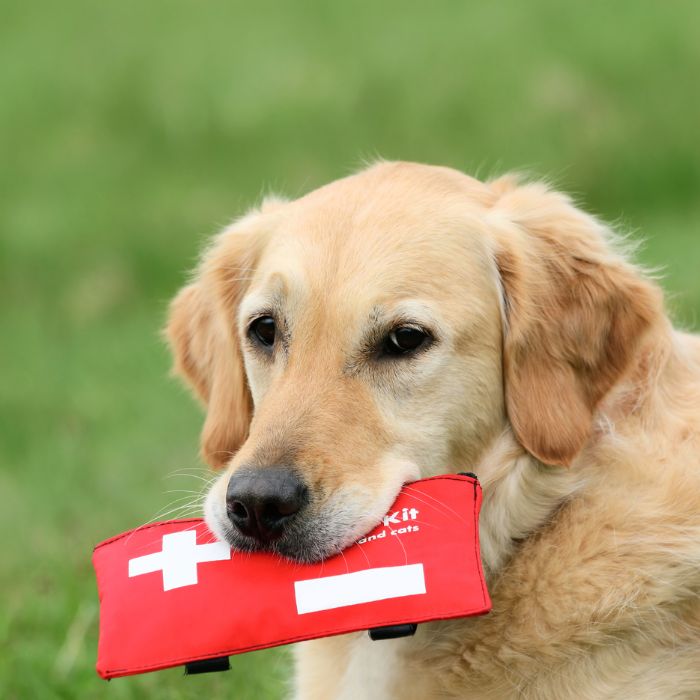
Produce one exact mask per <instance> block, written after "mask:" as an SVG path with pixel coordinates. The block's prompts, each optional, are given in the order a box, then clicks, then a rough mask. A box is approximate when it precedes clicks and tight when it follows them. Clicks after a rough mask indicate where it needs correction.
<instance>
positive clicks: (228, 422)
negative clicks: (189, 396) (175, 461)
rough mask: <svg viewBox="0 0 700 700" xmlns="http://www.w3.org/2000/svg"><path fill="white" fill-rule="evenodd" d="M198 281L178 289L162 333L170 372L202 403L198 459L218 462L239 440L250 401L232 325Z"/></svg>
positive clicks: (227, 457) (247, 419)
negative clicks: (203, 413) (171, 360)
mask: <svg viewBox="0 0 700 700" xmlns="http://www.w3.org/2000/svg"><path fill="white" fill-rule="evenodd" d="M209 291H210V290H207V289H206V287H205V286H204V284H203V282H202V281H198V282H194V283H192V284H189V285H187V286H186V287H184V288H183V289H182V290H180V292H179V293H178V295H177V296H176V297H175V299H174V300H173V302H172V303H171V305H170V315H169V320H168V324H167V327H166V336H167V338H168V340H169V343H170V347H171V349H172V352H173V357H174V363H173V370H174V372H175V374H178V375H179V376H181V377H182V378H183V379H184V380H185V381H186V383H188V384H189V385H190V387H191V388H192V389H193V391H194V393H195V394H196V395H197V397H198V398H199V399H200V400H201V402H202V403H203V404H204V405H205V407H206V410H207V417H206V420H205V422H204V427H203V429H202V437H201V450H202V456H203V458H204V459H205V460H206V461H207V462H208V463H209V464H210V465H211V466H213V467H222V466H224V465H225V464H226V463H227V462H228V461H229V460H230V458H231V457H232V456H233V454H234V453H235V452H236V451H237V450H238V448H239V447H240V446H241V445H242V444H243V442H244V441H245V439H246V437H247V435H248V428H249V425H250V420H251V414H252V399H251V396H250V391H249V389H248V385H247V381H246V376H245V371H244V367H243V360H242V357H241V353H240V348H239V344H238V338H237V333H236V332H235V329H234V328H233V327H232V328H226V327H225V324H224V323H223V322H222V320H221V319H220V318H219V315H218V313H217V308H216V306H215V304H214V303H213V300H212V299H210V298H208V297H209V296H210V295H209V294H208V292H209Z"/></svg>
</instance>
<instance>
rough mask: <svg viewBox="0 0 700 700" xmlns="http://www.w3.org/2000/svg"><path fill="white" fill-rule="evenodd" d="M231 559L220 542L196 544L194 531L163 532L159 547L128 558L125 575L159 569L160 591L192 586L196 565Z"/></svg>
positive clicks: (229, 552)
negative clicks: (161, 584) (145, 553)
mask: <svg viewBox="0 0 700 700" xmlns="http://www.w3.org/2000/svg"><path fill="white" fill-rule="evenodd" d="M230 558H231V548H230V547H229V546H228V545H227V544H225V543H224V542H211V543H210V544H197V533H196V532H195V531H194V530H184V531H183V532H173V533H171V534H169V535H163V549H162V551H160V552H155V553H154V554H147V555H146V556H144V557H136V558H135V559H129V578H131V577H132V576H141V574H152V573H154V572H155V571H162V572H163V590H164V591H170V590H172V589H173V588H182V586H192V585H194V584H196V583H197V564H201V563H203V562H207V561H225V560H227V559H230Z"/></svg>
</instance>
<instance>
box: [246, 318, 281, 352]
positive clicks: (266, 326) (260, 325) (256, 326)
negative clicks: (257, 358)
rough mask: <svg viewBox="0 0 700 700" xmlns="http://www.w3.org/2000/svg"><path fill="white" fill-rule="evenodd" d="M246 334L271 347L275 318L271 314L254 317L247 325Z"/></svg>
mask: <svg viewBox="0 0 700 700" xmlns="http://www.w3.org/2000/svg"><path fill="white" fill-rule="evenodd" d="M248 335H250V336H252V337H253V338H254V339H255V340H257V341H258V342H260V343H261V344H262V345H264V346H265V347H268V348H269V347H272V345H273V344H274V342H275V319H274V318H272V316H261V317H260V318H256V319H255V320H254V321H253V322H252V323H251V324H250V326H249V327H248Z"/></svg>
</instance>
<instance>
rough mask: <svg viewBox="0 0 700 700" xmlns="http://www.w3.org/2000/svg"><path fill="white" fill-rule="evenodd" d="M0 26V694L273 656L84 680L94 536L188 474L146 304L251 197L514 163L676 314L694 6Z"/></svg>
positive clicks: (324, 10) (197, 14)
mask: <svg viewBox="0 0 700 700" xmlns="http://www.w3.org/2000/svg"><path fill="white" fill-rule="evenodd" d="M3 10H4V11H3V21H2V23H1V24H0V95H1V96H2V97H1V98H0V154H1V156H0V157H1V162H2V167H1V168H0V330H1V336H0V493H1V494H2V504H3V508H2V511H1V512H0V525H1V526H2V530H1V532H2V534H3V547H2V566H0V598H1V600H2V604H1V605H0V648H2V650H3V652H2V653H1V654H0V697H2V698H7V699H14V698H40V699H43V698H102V697H107V698H110V697H112V698H142V697H143V698H145V697H148V698H190V697H192V698H194V697H199V696H202V695H206V696H208V697H223V696H228V695H235V697H237V698H238V699H239V700H245V699H246V698H279V697H281V696H282V694H283V689H284V684H283V679H284V678H285V677H286V676H287V673H288V671H287V668H288V656H287V653H286V652H285V651H271V652H264V653H258V654H252V655H246V656H243V657H239V658H236V659H233V671H232V672H231V673H228V674H219V675H214V676H210V677H206V676H204V677H196V678H187V679H183V678H182V677H181V672H180V671H177V670H174V671H169V672H163V673H159V674H152V675H147V676H143V677H136V678H130V679H121V680H116V681H113V682H112V683H110V684H106V683H104V682H103V681H101V680H99V679H98V678H97V676H96V675H95V672H94V668H93V667H94V660H95V649H96V640H97V617H96V614H97V607H96V605H97V601H96V591H95V586H94V582H93V574H92V570H91V564H90V553H91V548H92V546H93V545H94V544H95V543H96V542H97V541H99V540H101V539H103V538H105V537H107V536H110V535H112V534H115V533H117V532H119V531H121V530H124V529H127V528H129V527H133V526H134V525H136V524H139V523H141V522H144V521H145V520H148V519H149V518H151V517H154V516H155V515H156V514H157V513H158V512H159V511H160V510H161V509H167V507H168V505H169V504H171V503H172V502H173V501H174V499H175V498H178V497H179V496H180V495H181V494H179V493H175V494H174V493H169V491H172V490H180V489H184V490H195V491H196V490H197V489H198V486H199V484H200V483H201V482H199V481H198V480H197V479H195V478H193V477H192V476H188V475H184V474H174V472H177V471H179V470H183V469H185V470H191V469H193V468H195V469H197V468H198V464H199V463H198V460H197V446H196V443H197V432H198V427H199V424H200V422H201V417H200V414H199V411H198V409H197V407H196V406H195V405H194V403H193V402H192V401H191V400H190V399H189V398H188V397H187V396H186V394H185V392H184V390H182V389H181V388H180V387H179V386H177V385H176V384H175V383H174V382H172V381H171V380H170V379H168V377H167V371H168V357H167V354H166V352H165V349H164V348H163V346H162V344H161V342H160V340H159V337H158V329H159V327H160V325H161V324H162V321H163V316H164V309H165V305H166V303H167V300H168V299H169V298H170V297H171V296H172V294H173V293H174V291H175V290H176V289H177V287H178V285H180V284H181V282H182V281H183V276H184V271H185V270H186V269H187V268H189V267H190V266H191V264H192V262H193V260H194V258H195V255H196V252H197V250H198V249H199V247H200V244H201V242H202V240H203V239H204V237H205V236H206V235H208V234H209V233H211V232H212V231H214V230H216V228H217V227H219V226H220V225H221V224H222V223H224V222H226V221H227V220H229V219H230V218H232V216H234V215H235V214H237V213H240V212H241V211H242V210H243V209H244V208H245V207H246V206H248V205H249V204H251V203H252V202H254V201H255V200H256V199H257V198H258V197H259V195H260V194H261V193H262V192H265V191H268V190H280V191H283V192H284V193H286V194H289V195H296V194H299V193H302V192H304V191H306V190H308V189H310V188H312V187H315V186H317V185H319V184H321V183H323V182H325V181H327V180H329V179H332V178H335V177H338V176H340V175H343V174H345V173H347V172H349V171H350V170H352V169H353V168H355V167H357V166H358V165H359V164H360V163H361V162H362V161H363V159H369V158H372V157H374V156H376V155H382V156H384V157H386V158H403V159H410V160H421V161H427V162H434V163H444V164H448V165H453V166H456V167H459V168H462V169H465V170H468V171H470V172H479V173H481V174H482V175H484V174H490V173H497V172H501V171H503V170H507V169H512V168H515V169H527V170H530V171H532V172H533V173H535V174H540V175H545V176H547V177H550V178H553V179H554V181H555V182H556V183H557V184H558V185H559V186H561V187H563V188H565V189H567V190H569V191H572V192H574V193H575V194H576V195H577V197H578V198H579V200H580V201H581V202H582V203H583V204H584V205H585V206H586V207H587V208H589V209H590V210H592V211H595V212H597V213H599V214H600V215H602V216H603V217H605V218H607V219H609V220H614V221H619V222H621V223H622V225H623V227H624V228H626V229H629V230H632V231H633V232H635V233H634V235H635V236H643V237H644V238H645V239H646V241H647V243H646V246H645V248H644V249H643V252H642V254H641V257H642V260H643V261H644V262H645V263H648V264H651V265H661V266H664V267H665V282H664V284H665V286H666V288H667V289H668V291H669V292H670V294H671V307H672V309H673V312H674V314H675V315H676V317H677V318H678V320H679V322H680V323H682V324H683V325H685V326H686V327H691V328H692V327H697V325H698V322H697V313H698V310H700V274H699V270H700V226H699V224H700V197H698V192H699V191H700V139H698V138H697V125H698V124H699V123H700V92H699V91H698V90H697V75H698V73H700V43H699V42H698V41H697V34H696V28H697V26H698V24H699V23H700V5H698V4H697V3H695V2H692V0H688V1H686V2H684V1H682V0H679V2H675V3H673V4H670V5H669V4H663V5H661V4H653V3H648V2H644V1H642V2H639V1H638V0H635V1H634V2H631V1H621V2H617V3H603V2H593V3H585V4H580V3H579V4H578V5H571V4H569V5H562V4H560V3H556V2H549V1H547V0H537V1H536V2H535V1H534V0H533V1H532V2H528V3H520V2H515V1H512V2H501V3H481V4H471V3H470V4H467V3H461V4H460V3H455V2H448V1H447V0H438V1H437V2H435V3H432V4H431V5H430V8H429V9H428V6H427V5H426V6H425V7H424V8H419V7H418V6H411V5H410V4H406V3H402V2H398V0H387V1H385V2H383V3H367V2H360V3H320V2H317V3H312V2H307V1H304V2H298V3H294V4H292V3H289V4H283V3H278V4H275V5H273V4H270V3H267V2H263V3H256V4H254V5H253V4H250V3H248V4H244V3H231V2H212V3H206V4H203V3H199V4H193V3H188V2H183V1H181V0H171V1H170V2H163V1H162V0H153V1H152V2H149V3H143V2H135V1H134V0H125V1H124V2H121V3H92V2H87V1H86V0H84V1H83V0H66V2H63V3H46V2H44V3H24V2H19V0H8V2H6V3H5V5H4V8H3Z"/></svg>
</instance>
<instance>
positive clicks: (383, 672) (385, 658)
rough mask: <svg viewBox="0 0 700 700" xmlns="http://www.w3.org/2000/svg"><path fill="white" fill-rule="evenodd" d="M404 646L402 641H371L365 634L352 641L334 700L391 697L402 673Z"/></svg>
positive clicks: (403, 671)
mask: <svg viewBox="0 0 700 700" xmlns="http://www.w3.org/2000/svg"><path fill="white" fill-rule="evenodd" d="M407 643H409V640H406V639H389V640H382V641H377V642H374V641H372V640H371V639H369V637H368V636H367V635H361V636H358V637H357V638H356V639H353V640H352V641H351V642H350V643H349V645H348V649H347V653H348V657H347V666H346V671H345V674H344V676H343V681H342V683H341V684H340V693H339V695H338V699H337V700H357V699H358V698H374V699H375V700H389V699H390V698H393V697H394V696H395V691H396V688H397V686H398V685H400V684H401V679H402V675H403V674H404V673H405V671H406V669H405V662H404V652H405V649H406V644H407Z"/></svg>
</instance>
